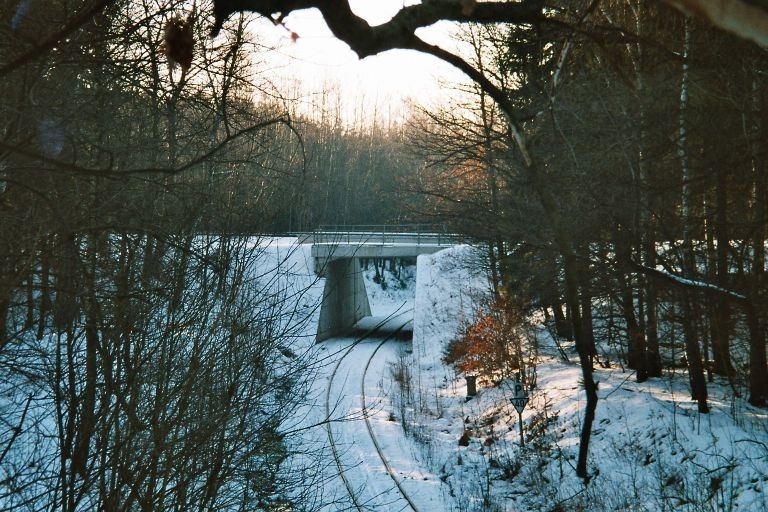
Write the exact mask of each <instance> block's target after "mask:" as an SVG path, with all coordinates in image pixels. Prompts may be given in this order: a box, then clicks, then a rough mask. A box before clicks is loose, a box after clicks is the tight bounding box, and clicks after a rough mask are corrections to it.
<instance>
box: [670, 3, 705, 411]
mask: <svg viewBox="0 0 768 512" xmlns="http://www.w3.org/2000/svg"><path fill="white" fill-rule="evenodd" d="M684 30H685V36H684V42H683V69H682V78H681V80H680V118H679V134H678V135H679V137H678V147H677V154H678V157H679V159H680V168H681V171H682V179H683V190H682V200H681V203H682V204H681V214H682V219H681V221H682V225H683V271H684V274H685V276H686V277H687V278H689V279H693V278H695V276H696V259H695V256H694V254H693V242H692V240H691V229H690V224H691V202H692V195H693V193H692V190H691V175H690V169H689V167H688V153H687V150H686V135H687V131H686V111H687V109H688V85H689V81H690V64H689V62H690V54H691V21H690V18H688V17H686V18H685V28H684ZM692 300H693V298H692V294H691V292H689V291H687V290H686V291H684V292H683V299H682V302H683V304H682V306H683V308H682V309H683V319H682V321H683V337H684V338H685V355H686V359H687V360H688V372H689V373H688V375H689V379H690V383H691V397H692V398H693V399H694V400H696V401H698V407H699V412H701V413H707V412H709V406H708V405H707V382H706V380H705V379H704V372H703V367H702V364H701V349H700V347H699V341H698V339H697V336H696V326H695V323H694V322H695V319H694V318H693V314H694V308H693V307H692V304H691V303H692Z"/></svg>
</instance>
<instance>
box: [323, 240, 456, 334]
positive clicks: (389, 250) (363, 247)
mask: <svg viewBox="0 0 768 512" xmlns="http://www.w3.org/2000/svg"><path fill="white" fill-rule="evenodd" d="M455 243H456V237H455V236H452V235H449V234H447V233H444V232H441V230H439V229H435V228H434V227H433V226H421V225H401V226H321V227H320V228H319V229H317V230H316V231H315V232H314V233H313V234H312V257H313V258H314V260H315V273H316V274H317V275H318V276H320V277H324V278H325V288H324V290H323V303H322V305H321V307H320V321H319V322H318V326H317V337H316V339H317V341H323V340H326V339H328V338H333V337H336V336H340V335H343V334H347V333H350V332H355V331H359V332H363V333H365V332H371V331H377V332H382V333H391V332H394V331H401V332H403V333H405V335H406V336H407V333H408V332H409V331H410V333H411V334H412V333H413V310H409V311H397V312H395V313H394V314H393V315H390V316H389V317H373V316H371V306H370V303H369V302H368V295H367V293H366V290H365V282H364V280H363V272H362V268H361V265H360V260H361V259H372V258H383V259H386V258H415V257H417V256H419V255H420V254H432V253H434V252H437V251H439V250H441V249H445V248H446V247H449V246H451V245H454V244H455ZM418 278H419V276H418V273H417V275H416V279H417V281H418Z"/></svg>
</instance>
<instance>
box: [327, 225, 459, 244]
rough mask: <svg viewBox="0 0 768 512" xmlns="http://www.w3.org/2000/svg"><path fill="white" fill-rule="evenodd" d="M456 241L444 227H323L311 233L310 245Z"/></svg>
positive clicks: (451, 242)
mask: <svg viewBox="0 0 768 512" xmlns="http://www.w3.org/2000/svg"><path fill="white" fill-rule="evenodd" d="M458 238H459V237H458V236H457V235H455V234H453V233H447V232H446V230H445V228H444V227H443V226H435V225H429V224H401V225H395V224H378V225H377V224H369V225H358V226H349V225H346V226H338V225H323V226H320V227H318V228H317V229H316V230H315V231H314V232H313V235H312V242H313V243H314V244H356V243H357V244H375V245H394V244H396V243H408V244H416V245H437V246H448V245H453V244H455V243H456V242H457V239H458Z"/></svg>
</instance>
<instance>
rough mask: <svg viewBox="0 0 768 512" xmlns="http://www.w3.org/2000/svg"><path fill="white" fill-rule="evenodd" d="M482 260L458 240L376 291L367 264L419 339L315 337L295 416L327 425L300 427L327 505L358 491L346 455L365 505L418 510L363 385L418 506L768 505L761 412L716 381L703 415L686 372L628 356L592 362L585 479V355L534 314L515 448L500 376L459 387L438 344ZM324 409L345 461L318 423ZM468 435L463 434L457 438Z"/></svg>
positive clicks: (385, 303) (766, 430) (477, 277)
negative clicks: (580, 469)
mask: <svg viewBox="0 0 768 512" xmlns="http://www.w3.org/2000/svg"><path fill="white" fill-rule="evenodd" d="M305 252H306V254H308V250H307V251H305ZM298 254H304V252H302V251H299V252H298V253H296V254H293V255H292V261H293V264H294V265H295V266H296V268H298V267H299V266H301V265H304V266H305V267H304V268H305V269H306V268H310V269H311V267H308V266H307V265H309V264H311V261H310V262H309V263H307V261H306V256H299V255H298ZM288 268H290V265H289V266H288ZM477 268H479V265H478V260H477V256H476V255H475V254H473V252H472V250H471V249H468V248H452V249H449V250H446V251H442V252H440V253H437V254H434V255H430V256H421V257H419V260H418V275H419V279H418V286H415V285H414V281H413V280H412V279H410V278H409V279H405V280H404V281H405V283H406V286H405V287H400V286H394V284H395V283H390V282H388V284H387V290H382V289H381V287H380V286H379V285H377V284H375V283H373V282H372V281H371V279H370V277H372V276H371V274H370V271H369V275H368V277H369V279H368V282H367V285H368V287H369V288H368V291H369V298H370V300H371V306H372V309H373V311H374V314H387V313H389V312H392V311H393V310H396V309H397V308H400V307H402V306H403V304H404V303H405V304H406V306H407V307H408V305H409V304H413V305H415V306H416V308H415V309H416V311H415V318H414V341H413V345H412V346H413V349H412V350H410V349H409V346H408V343H406V342H400V341H395V340H392V341H387V342H386V343H384V344H383V345H382V347H381V349H379V351H378V352H377V353H376V354H375V356H374V357H373V358H372V359H371V355H372V354H373V351H374V350H376V347H378V345H379V343H380V341H378V340H374V339H367V340H365V341H363V342H361V343H359V344H357V345H355V346H354V347H353V343H354V340H353V339H336V340H331V341H329V342H324V343H323V344H322V345H320V346H319V347H315V348H314V350H315V353H314V354H315V358H316V367H315V371H316V378H315V380H314V383H313V384H312V389H311V395H312V397H313V400H312V401H311V402H310V403H309V404H308V405H307V406H306V407H305V408H304V409H303V416H302V417H301V418H300V419H299V420H297V425H296V426H297V427H305V426H309V425H314V424H317V423H320V425H318V426H316V427H313V428H309V429H307V430H306V431H305V432H304V434H303V437H302V448H303V449H304V450H306V452H312V453H314V454H315V455H317V454H322V456H320V457H319V458H318V466H317V467H318V468H320V473H321V475H320V477H319V478H318V480H317V481H318V488H319V489H320V490H321V491H322V496H321V498H320V501H322V502H323V503H325V504H326V505H325V510H328V511H332V510H344V509H346V508H347V507H349V506H350V505H351V501H350V498H349V494H350V493H349V491H348V490H347V488H346V486H345V484H344V482H343V481H342V479H341V478H340V477H339V476H338V473H339V467H338V466H339V465H340V466H341V468H342V470H343V473H344V474H345V476H346V478H347V481H348V484H349V486H350V488H351V489H352V490H353V493H354V494H355V495H356V496H357V499H358V500H360V503H362V504H363V506H364V507H367V509H368V510H374V511H378V510H382V511H387V512H388V511H390V510H411V506H410V505H409V504H407V503H406V502H405V501H404V500H403V498H402V494H401V493H400V492H398V490H397V489H396V487H395V484H394V481H393V479H392V477H391V476H390V475H389V474H388V473H387V471H386V470H385V468H384V463H383V462H382V460H381V457H379V456H378V454H377V453H376V449H375V446H374V445H373V442H372V441H371V435H370V432H369V430H368V427H367V426H366V422H365V421H364V418H363V415H362V394H363V389H364V390H365V396H366V402H367V403H368V404H369V405H368V408H369V418H370V425H371V431H372V432H373V433H374V435H375V436H376V438H377V439H378V443H379V446H380V448H381V451H382V453H383V454H384V455H385V458H386V459H387V461H388V463H389V464H390V466H391V468H392V471H393V473H394V474H395V476H396V477H397V478H398V479H399V481H400V482H401V485H402V486H403V488H404V489H405V490H406V492H407V493H408V494H409V495H410V496H412V497H413V499H414V504H415V505H416V507H417V509H418V510H420V511H421V512H426V511H434V512H442V511H454V510H455V511H464V510H478V511H480V510H488V511H518V510H542V511H550V510H551V511H566V510H590V511H591V510H595V511H602V510H606V511H607V510H637V511H657V510H658V511H664V510H688V511H720V510H746V511H762V510H768V414H767V412H766V411H765V410H760V409H755V408H752V407H751V406H749V405H748V404H746V403H745V401H744V399H743V398H738V397H734V396H733V394H732V393H731V391H730V389H729V388H728V386H726V385H725V383H721V382H715V383H713V384H710V387H709V390H710V397H711V407H712V413H711V414H709V415H699V414H697V413H696V411H695V404H694V403H693V402H692V401H691V400H690V396H689V394H688V390H687V376H686V374H684V373H682V372H681V371H680V370H677V372H676V373H666V374H665V377H664V378H661V379H651V380H649V381H648V382H645V383H643V384H637V383H635V382H634V375H633V374H632V373H628V372H624V371H622V369H621V368H607V369H602V368H600V369H598V370H597V371H596V378H597V379H598V380H599V382H600V383H599V397H600V401H599V403H598V407H597V417H596V419H595V423H594V428H593V437H592V444H591V448H590V459H589V460H590V472H591V474H592V478H591V479H590V481H589V482H588V483H587V484H586V485H585V483H584V482H583V481H582V480H580V479H578V478H576V476H575V474H574V469H573V466H574V465H575V458H576V455H577V451H578V440H579V432H580V426H581V416H582V414H583V410H584V393H583V391H582V390H581V387H580V383H579V378H580V369H579V367H578V365H577V364H576V363H575V360H576V359H575V354H573V351H572V347H565V348H566V353H568V354H570V355H571V356H572V357H571V360H570V361H565V360H563V359H561V358H560V357H558V352H557V351H556V350H555V348H554V346H553V345H554V344H553V340H552V339H551V338H550V336H549V333H548V331H547V330H546V329H544V328H543V327H542V326H541V325H534V327H533V334H534V335H535V336H536V337H537V339H538V342H539V345H540V355H539V361H538V367H537V376H538V385H537V387H536V389H534V390H533V392H532V394H531V402H530V403H529V405H528V407H527V408H526V410H525V412H524V414H523V420H524V429H525V436H526V447H525V448H524V449H521V447H520V445H519V443H520V435H519V431H518V423H517V422H518V418H517V413H516V412H515V411H514V409H513V408H512V407H511V405H510V404H509V401H508V398H509V396H510V392H509V387H508V386H507V385H506V384H504V383H503V384H502V385H500V386H498V387H492V388H484V389H481V390H480V392H479V394H478V396H477V397H475V398H473V399H472V400H469V401H466V399H465V393H466V388H465V386H464V379H463V376H461V375H456V374H455V373H454V372H453V370H452V369H450V368H447V367H445V366H444V365H443V364H442V362H441V361H440V358H441V355H442V350H443V347H444V346H445V343H447V342H448V341H449V340H450V339H452V338H453V337H454V336H456V334H457V332H458V331H459V330H460V329H461V327H462V325H464V324H465V323H466V322H467V321H469V320H470V319H471V317H472V313H473V311H474V309H475V308H476V306H477V304H478V303H479V301H480V300H481V299H482V296H483V294H484V293H485V287H486V285H485V282H484V279H483V277H482V274H481V273H480V272H478V271H477V270H476V269H477ZM298 273H299V274H300V273H301V272H298ZM321 285H322V283H318V284H317V285H316V287H319V289H320V290H322V286H321ZM312 293H316V292H312ZM312 293H311V294H309V296H313V295H312ZM309 296H307V300H306V301H305V302H306V304H308V303H309V302H311V301H309ZM315 298H317V297H315ZM306 309H312V308H311V307H310V306H308V305H307V307H306ZM307 332H311V326H308V327H307ZM342 358H343V359H342ZM368 361H371V363H370V366H369V367H368V369H367V372H366V369H365V368H366V364H368ZM337 364H338V368H337V370H336V372H335V375H333V373H334V369H336V367H337ZM363 373H365V379H364V380H363ZM326 399H327V401H326ZM326 406H327V409H326ZM328 412H330V414H328ZM328 417H330V419H331V420H332V421H331V422H330V424H329V425H330V430H331V435H332V436H333V438H334V439H336V440H337V454H338V456H339V460H340V463H339V465H337V464H336V463H335V462H333V457H332V450H331V449H330V446H329V444H328V429H327V427H326V425H327V424H326V423H323V422H324V420H326V419H327V418H328ZM465 433H467V434H468V436H469V443H468V446H459V443H458V440H459V438H460V437H461V436H462V435H463V434H465Z"/></svg>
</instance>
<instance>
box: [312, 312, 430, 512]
mask: <svg viewBox="0 0 768 512" xmlns="http://www.w3.org/2000/svg"><path fill="white" fill-rule="evenodd" d="M407 324H408V322H405V323H403V324H402V325H401V326H400V327H398V328H397V329H396V330H395V331H394V332H392V333H389V334H388V335H387V336H386V337H385V338H384V339H382V340H381V342H380V343H379V344H378V345H377V346H376V348H375V349H374V351H373V353H372V354H371V356H370V357H369V358H368V361H367V362H366V364H365V368H364V370H363V375H362V379H361V383H360V390H361V395H360V396H361V402H362V412H363V419H364V420H365V425H366V428H367V430H368V434H369V435H370V438H371V441H372V442H373V446H374V448H375V449H376V453H377V455H378V456H379V458H380V459H381V462H382V464H383V465H384V468H385V469H386V471H387V474H388V475H389V477H390V478H391V479H392V481H393V482H394V484H395V487H396V488H397V490H398V491H399V493H400V495H401V496H402V497H403V499H404V500H405V501H406V502H407V503H408V506H409V507H410V508H411V509H412V510H413V512H419V509H418V507H416V504H415V503H414V502H413V500H412V499H411V497H410V496H409V495H408V493H407V492H406V490H405V489H404V488H403V485H402V483H401V482H400V479H399V478H398V477H397V475H396V474H395V472H394V470H393V469H392V467H391V466H390V464H389V461H388V460H387V458H386V456H385V455H384V452H383V451H382V449H381V445H380V444H379V441H378V440H377V439H376V435H375V433H374V432H373V427H372V425H371V421H370V418H369V416H368V408H367V405H366V403H365V377H366V374H367V373H368V368H369V367H370V365H371V361H373V358H374V357H375V356H376V354H377V353H378V352H379V350H380V349H381V347H383V346H384V344H385V343H386V342H388V341H390V340H391V339H393V338H394V337H395V336H397V334H398V333H399V332H400V331H401V330H402V329H403V328H404V327H405V326H406V325H407ZM378 327H380V325H379V326H377V328H378ZM377 328H374V329H372V330H371V331H370V332H368V333H367V334H366V335H364V336H362V337H360V338H358V339H357V340H355V341H354V343H352V345H350V346H349V347H348V348H347V349H346V351H345V352H344V354H343V355H342V356H341V357H340V358H339V360H338V361H336V365H335V366H334V368H333V371H332V372H331V375H330V378H329V379H328V387H327V388H326V393H325V417H326V418H327V419H328V421H327V422H326V430H327V432H328V442H329V444H330V446H331V452H332V454H333V458H334V461H335V462H336V468H337V470H338V473H339V476H340V477H341V480H342V482H343V483H344V487H345V488H346V490H347V494H349V497H350V499H351V500H352V504H353V505H354V506H355V508H356V509H357V510H359V511H368V510H370V509H369V508H368V507H366V506H365V504H363V503H361V501H360V498H359V496H358V495H357V493H356V492H355V489H354V487H353V486H352V483H351V482H350V481H349V479H348V478H347V476H346V474H345V470H344V466H343V465H342V463H341V458H340V456H339V450H338V446H337V445H336V441H335V440H334V437H333V431H332V429H331V423H332V422H331V421H330V417H331V388H332V386H333V380H334V378H335V377H336V373H337V372H338V371H339V368H340V367H341V363H342V361H344V359H345V358H346V357H347V356H348V355H349V354H350V353H352V351H353V350H354V349H355V347H356V346H357V345H359V344H360V343H362V342H363V341H364V340H366V339H368V338H371V337H372V336H373V335H375V334H376V331H377Z"/></svg>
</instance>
